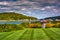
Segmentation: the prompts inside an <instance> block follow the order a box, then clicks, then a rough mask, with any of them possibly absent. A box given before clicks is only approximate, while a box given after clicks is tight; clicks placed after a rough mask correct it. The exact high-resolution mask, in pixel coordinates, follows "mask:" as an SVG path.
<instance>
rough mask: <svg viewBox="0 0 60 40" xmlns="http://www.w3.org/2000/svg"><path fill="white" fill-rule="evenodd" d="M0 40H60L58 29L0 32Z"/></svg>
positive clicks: (59, 30)
mask: <svg viewBox="0 0 60 40" xmlns="http://www.w3.org/2000/svg"><path fill="white" fill-rule="evenodd" d="M0 40H60V28H46V29H43V28H31V29H25V30H18V31H11V32H0Z"/></svg>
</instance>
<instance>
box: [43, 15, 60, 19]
mask: <svg viewBox="0 0 60 40" xmlns="http://www.w3.org/2000/svg"><path fill="white" fill-rule="evenodd" d="M44 19H60V16H54V17H48V18H44Z"/></svg>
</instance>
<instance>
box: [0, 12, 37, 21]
mask: <svg viewBox="0 0 60 40" xmlns="http://www.w3.org/2000/svg"><path fill="white" fill-rule="evenodd" d="M21 19H32V20H34V19H37V18H35V17H30V16H25V15H23V14H18V13H15V12H4V13H0V20H21Z"/></svg>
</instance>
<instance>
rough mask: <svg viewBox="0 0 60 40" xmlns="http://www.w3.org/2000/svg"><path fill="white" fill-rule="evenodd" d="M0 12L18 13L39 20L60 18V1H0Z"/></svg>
mask: <svg viewBox="0 0 60 40" xmlns="http://www.w3.org/2000/svg"><path fill="white" fill-rule="evenodd" d="M0 12H17V13H22V14H24V15H27V16H34V17H37V18H39V19H41V18H45V17H50V16H60V0H0Z"/></svg>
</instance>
